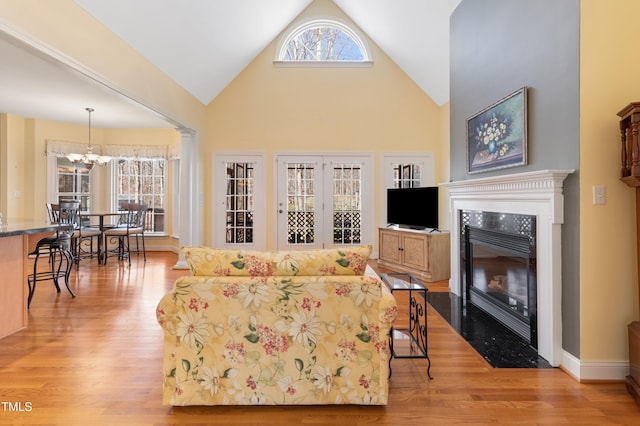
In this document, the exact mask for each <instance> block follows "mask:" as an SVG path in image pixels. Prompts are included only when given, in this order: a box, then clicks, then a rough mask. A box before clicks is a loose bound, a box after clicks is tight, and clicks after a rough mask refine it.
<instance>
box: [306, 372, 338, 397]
mask: <svg viewBox="0 0 640 426" xmlns="http://www.w3.org/2000/svg"><path fill="white" fill-rule="evenodd" d="M311 380H312V381H313V384H314V386H315V387H317V388H318V389H321V390H322V392H324V394H325V395H326V394H327V393H329V392H330V391H331V386H332V385H333V375H332V374H331V371H330V370H329V369H328V368H324V367H322V366H320V365H316V366H315V367H314V372H313V375H312V376H311Z"/></svg>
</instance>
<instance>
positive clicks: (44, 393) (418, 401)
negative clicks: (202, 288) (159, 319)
mask: <svg viewBox="0 0 640 426" xmlns="http://www.w3.org/2000/svg"><path fill="white" fill-rule="evenodd" d="M176 260H177V256H176V255H175V254H171V253H149V254H148V260H147V262H146V263H145V262H144V261H143V260H142V258H138V257H137V256H134V257H133V259H132V264H131V267H128V266H126V262H124V263H123V262H118V261H116V260H110V261H109V265H108V266H107V267H104V266H98V265H97V264H96V261H95V260H93V261H92V262H87V261H85V262H83V264H82V265H81V267H80V270H79V271H78V272H76V271H75V270H74V272H73V277H72V279H73V287H72V288H73V289H74V290H75V291H76V293H77V298H76V299H72V298H71V297H70V295H69V294H68V293H67V292H66V289H64V288H63V290H62V292H61V293H60V294H56V293H55V291H54V288H53V285H52V284H51V283H48V282H43V283H39V285H38V289H37V290H36V294H35V297H34V300H33V303H32V306H31V311H30V313H29V328H28V329H27V330H25V331H22V332H19V333H17V334H14V335H12V336H9V337H7V338H5V339H2V340H0V424H64V425H106V424H113V425H115V424H117V425H126V424H132V425H133V424H135V425H152V424H155V425H162V424H180V425H195V424H202V425H212V424H217V425H218V424H219V425H231V424H233V425H258V424H259V425H293V424H318V425H319V424H331V425H350V426H355V425H362V424H378V425H414V424H415V425H423V424H437V425H441V424H454V423H468V424H474V425H482V424H509V423H511V424H513V423H519V424H553V425H558V424H572V425H577V424H580V425H586V424H598V425H603V424H638V423H639V422H640V409H639V408H638V406H637V405H636V404H635V403H634V401H633V399H632V398H631V396H629V395H628V394H627V392H626V390H625V386H624V384H623V383H600V384H581V383H578V382H577V381H576V380H574V379H573V378H571V377H570V376H568V375H567V374H565V373H564V372H562V371H561V370H559V369H540V370H537V369H492V368H491V367H489V366H488V365H487V363H486V362H484V360H483V359H482V358H480V357H479V356H478V355H477V354H476V353H475V351H473V349H471V348H470V346H469V345H468V344H467V343H466V342H465V341H464V340H463V339H462V338H461V337H460V336H458V335H457V334H456V333H455V332H454V331H453V330H452V329H451V328H450V326H449V325H448V324H447V323H446V322H445V321H444V320H442V319H441V318H440V317H439V316H438V315H437V314H436V313H434V312H433V310H430V312H429V317H428V321H429V328H428V329H429V343H430V347H429V354H430V356H431V361H432V368H431V373H432V375H433V377H434V379H433V380H431V381H430V380H428V379H427V376H426V361H425V360H394V361H393V363H392V367H393V376H392V378H391V385H390V391H389V405H388V406H386V407H362V406H318V407H316V406H311V407H309V406H306V407H175V408H172V407H167V406H163V405H162V404H161V381H162V373H161V362H162V360H161V353H162V351H161V345H162V332H161V329H160V327H159V326H158V324H157V323H156V320H155V307H156V304H157V302H158V300H159V299H160V297H161V296H162V295H163V294H164V293H165V292H167V291H168V290H169V289H170V288H171V287H172V285H173V282H174V280H175V279H176V278H177V277H178V276H181V275H185V274H188V271H185V270H173V269H172V266H173V265H174V264H175V262H176ZM430 287H431V290H432V291H436V290H438V289H440V290H444V291H446V286H445V285H438V284H436V285H433V286H430Z"/></svg>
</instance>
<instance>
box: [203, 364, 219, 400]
mask: <svg viewBox="0 0 640 426" xmlns="http://www.w3.org/2000/svg"><path fill="white" fill-rule="evenodd" d="M198 382H199V383H200V386H202V387H203V388H205V389H207V390H208V391H209V392H210V393H211V395H215V394H217V393H218V391H219V390H220V376H219V375H218V370H217V369H215V368H213V369H211V368H209V367H206V366H204V365H203V366H202V367H200V374H198Z"/></svg>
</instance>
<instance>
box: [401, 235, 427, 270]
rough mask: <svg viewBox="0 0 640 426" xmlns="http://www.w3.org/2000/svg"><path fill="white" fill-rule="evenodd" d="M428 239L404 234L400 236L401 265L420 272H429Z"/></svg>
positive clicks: (424, 236)
mask: <svg viewBox="0 0 640 426" xmlns="http://www.w3.org/2000/svg"><path fill="white" fill-rule="evenodd" d="M428 253H429V239H428V238H427V236H426V235H421V234H405V235H403V236H402V257H403V258H402V264H403V265H404V266H407V267H409V268H414V269H418V270H420V271H425V272H428V271H429V264H428V262H429V260H428V256H427V254H428Z"/></svg>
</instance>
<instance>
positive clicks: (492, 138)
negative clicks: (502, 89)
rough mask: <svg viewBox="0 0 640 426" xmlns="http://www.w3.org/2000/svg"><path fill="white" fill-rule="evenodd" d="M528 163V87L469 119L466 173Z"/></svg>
mask: <svg viewBox="0 0 640 426" xmlns="http://www.w3.org/2000/svg"><path fill="white" fill-rule="evenodd" d="M525 164H527V88H526V87H523V88H521V89H519V90H517V91H515V92H513V93H511V94H510V95H508V96H505V97H504V98H502V99H500V100H499V101H498V102H496V103H494V104H493V105H491V106H489V107H487V108H485V109H483V110H482V111H480V112H479V113H477V114H476V115H474V116H473V117H471V118H469V119H468V120H467V172H468V173H470V174H471V173H480V172H486V171H488V170H495V169H503V168H506V167H516V166H523V165H525Z"/></svg>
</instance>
